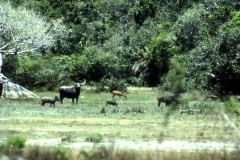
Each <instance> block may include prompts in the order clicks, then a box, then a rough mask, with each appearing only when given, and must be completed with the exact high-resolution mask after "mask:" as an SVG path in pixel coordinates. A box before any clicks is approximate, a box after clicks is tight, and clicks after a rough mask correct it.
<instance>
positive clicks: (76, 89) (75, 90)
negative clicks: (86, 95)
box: [59, 79, 86, 104]
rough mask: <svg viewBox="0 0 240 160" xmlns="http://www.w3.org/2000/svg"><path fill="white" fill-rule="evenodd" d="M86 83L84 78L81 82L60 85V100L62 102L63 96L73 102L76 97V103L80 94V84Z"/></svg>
mask: <svg viewBox="0 0 240 160" xmlns="http://www.w3.org/2000/svg"><path fill="white" fill-rule="evenodd" d="M85 84H86V80H85V79H84V82H83V83H75V85H74V86H61V87H60V88H59V93H60V101H61V103H62V101H63V98H72V103H73V104H74V98H76V104H77V103H78V97H79V95H80V90H81V86H83V85H85Z"/></svg>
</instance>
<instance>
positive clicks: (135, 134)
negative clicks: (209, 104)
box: [0, 91, 239, 152]
mask: <svg viewBox="0 0 240 160" xmlns="http://www.w3.org/2000/svg"><path fill="white" fill-rule="evenodd" d="M133 93H134V94H133ZM47 95H57V93H47ZM147 95H148V96H147V97H146V93H144V94H142V92H140V93H138V92H137V91H134V92H132V94H130V93H129V95H128V99H127V100H126V99H125V98H118V97H116V100H117V101H118V107H115V106H107V107H105V105H106V102H105V101H106V100H108V99H111V94H110V93H101V94H91V93H87V92H86V93H83V94H82V98H81V99H80V103H79V104H77V105H76V104H75V105H72V104H71V100H70V99H64V104H60V103H59V102H57V103H56V106H55V107H49V105H45V106H44V107H43V106H41V105H40V100H39V99H38V100H8V99H5V100H4V99H2V100H1V102H0V108H1V110H0V135H1V136H0V140H1V141H0V142H1V143H4V142H5V141H6V139H7V138H8V137H11V136H14V135H20V136H24V137H26V138H27V139H28V141H27V144H28V145H40V146H57V145H61V146H64V147H67V148H72V149H79V148H81V147H90V148H91V147H93V146H94V143H92V142H91V137H94V136H101V137H102V142H101V143H100V145H101V144H102V145H106V146H112V144H114V145H115V146H117V147H120V148H122V149H156V150H173V151H189V152H193V151H197V150H201V151H219V152H222V151H224V152H233V151H236V150H239V144H238V139H237V136H236V134H235V132H234V131H233V129H232V128H231V127H230V126H229V124H227V123H226V122H225V121H224V120H223V118H222V117H221V116H220V115H219V114H218V113H215V112H214V113H201V114H199V113H196V114H193V115H188V114H179V111H178V110H176V111H172V112H168V109H167V108H166V107H165V106H164V105H162V106H161V107H157V101H156V97H157V96H158V94H157V93H156V92H154V91H148V93H147ZM103 110H104V112H102V113H101V111H103ZM168 113H169V114H168ZM231 119H232V121H234V123H235V124H239V118H238V117H237V116H234V115H232V116H231Z"/></svg>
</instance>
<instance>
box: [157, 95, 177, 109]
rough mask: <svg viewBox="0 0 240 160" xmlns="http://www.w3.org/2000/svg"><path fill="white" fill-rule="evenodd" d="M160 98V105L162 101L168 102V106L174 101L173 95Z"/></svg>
mask: <svg viewBox="0 0 240 160" xmlns="http://www.w3.org/2000/svg"><path fill="white" fill-rule="evenodd" d="M157 100H158V107H159V106H160V105H161V102H163V103H166V107H167V106H168V105H169V104H171V103H173V102H174V99H173V97H159V98H157Z"/></svg>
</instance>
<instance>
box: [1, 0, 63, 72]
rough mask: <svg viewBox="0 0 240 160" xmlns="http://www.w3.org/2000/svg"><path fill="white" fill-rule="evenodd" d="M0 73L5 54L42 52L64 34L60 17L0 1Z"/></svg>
mask: <svg viewBox="0 0 240 160" xmlns="http://www.w3.org/2000/svg"><path fill="white" fill-rule="evenodd" d="M0 15H1V18H0V72H1V69H2V64H3V59H4V57H5V56H8V55H14V54H16V55H22V54H24V53H27V52H38V53H44V52H45V51H46V50H47V49H48V48H49V47H50V46H53V45H54V44H55V42H56V41H57V40H60V37H63V36H66V35H67V29H66V28H65V27H64V25H62V23H61V20H52V19H51V20H48V21H47V20H46V18H44V17H41V16H39V15H37V14H36V13H35V12H33V11H31V10H27V9H25V8H23V7H18V8H13V7H12V6H11V5H10V3H3V2H2V3H0Z"/></svg>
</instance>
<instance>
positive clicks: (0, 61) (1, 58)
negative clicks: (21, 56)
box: [0, 53, 4, 73]
mask: <svg viewBox="0 0 240 160" xmlns="http://www.w3.org/2000/svg"><path fill="white" fill-rule="evenodd" d="M3 57H4V56H3V55H2V53H0V73H2V64H3Z"/></svg>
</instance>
